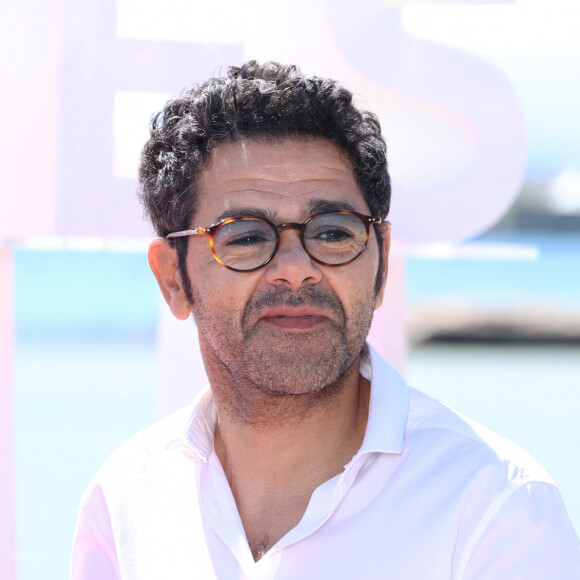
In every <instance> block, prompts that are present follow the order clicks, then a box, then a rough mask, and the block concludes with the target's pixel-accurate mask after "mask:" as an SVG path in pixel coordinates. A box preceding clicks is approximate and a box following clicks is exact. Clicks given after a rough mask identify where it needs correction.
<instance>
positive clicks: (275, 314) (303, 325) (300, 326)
mask: <svg viewBox="0 0 580 580" xmlns="http://www.w3.org/2000/svg"><path fill="white" fill-rule="evenodd" d="M260 320H262V321H264V322H266V323H267V324H270V325H272V326H275V327H278V328H281V329H285V330H308V329H311V328H314V327H315V326H318V325H319V324H323V323H324V322H327V321H328V316H326V314H325V313H324V312H323V311H321V310H319V309H318V308H312V307H301V308H292V307H288V306H286V307H279V308H273V309H270V310H267V311H266V312H264V313H262V316H261V317H260Z"/></svg>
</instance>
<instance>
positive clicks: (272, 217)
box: [214, 198, 357, 224]
mask: <svg viewBox="0 0 580 580" xmlns="http://www.w3.org/2000/svg"><path fill="white" fill-rule="evenodd" d="M342 209H347V210H350V211H357V210H356V209H355V208H354V207H353V206H352V205H351V204H350V203H348V202H346V201H335V200H330V199H322V198H321V199H312V200H310V201H309V202H308V205H307V206H306V209H305V215H304V218H303V219H307V218H308V217H310V216H311V215H313V214H315V213H321V212H327V211H340V210H342ZM242 216H248V217H254V218H260V219H265V220H268V221H270V222H272V223H274V224H276V223H283V222H284V221H285V220H280V219H278V216H277V214H275V213H273V212H272V211H269V210H267V209H263V208H258V207H249V206H240V207H231V208H229V209H227V210H225V211H224V212H222V213H221V214H220V215H219V216H218V217H217V219H216V220H215V222H214V223H219V222H221V221H222V220H225V219H228V218H233V217H242ZM286 221H287V220H286Z"/></svg>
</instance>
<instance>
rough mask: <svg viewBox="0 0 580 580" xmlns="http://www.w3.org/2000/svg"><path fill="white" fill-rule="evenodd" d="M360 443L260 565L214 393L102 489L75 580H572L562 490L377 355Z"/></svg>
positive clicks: (87, 502)
mask: <svg viewBox="0 0 580 580" xmlns="http://www.w3.org/2000/svg"><path fill="white" fill-rule="evenodd" d="M370 359H371V360H370V361H369V360H365V361H363V363H362V364H361V374H362V375H363V376H365V377H366V378H368V379H369V380H370V381H371V396H370V410H369V418H368V425H367V430H366V435H365V438H364V442H363V444H362V447H361V448H360V450H359V451H358V453H357V454H356V455H355V456H354V457H353V458H352V460H351V461H350V462H349V463H348V465H346V466H345V469H344V471H343V472H342V473H341V474H339V475H337V476H336V477H334V478H332V479H331V480H329V481H327V482H326V483H324V484H323V485H321V486H320V487H319V488H318V489H316V491H315V492H314V494H313V495H312V498H311V500H310V503H309V505H308V508H307V509H306V512H305V514H304V516H303V518H302V520H301V521H300V523H299V524H298V525H297V526H296V527H295V528H294V529H292V530H290V531H289V532H288V533H287V534H286V535H285V536H284V537H283V538H282V539H281V540H280V541H279V542H278V543H277V544H276V545H274V546H273V547H272V548H271V549H270V550H269V552H268V553H267V554H266V555H265V556H263V558H262V559H261V560H259V561H258V562H257V563H255V562H254V560H253V558H252V554H251V552H250V549H249V546H248V543H247V540H246V537H245V534H244V529H243V526H242V522H241V520H240V517H239V514H238V512H237V509H236V504H235V501H234V499H233V496H232V493H231V491H230V488H229V485H228V483H227V480H226V477H225V474H224V472H223V469H222V467H221V464H220V462H219V460H218V458H217V456H216V454H215V451H214V449H213V433H214V429H215V424H216V413H215V407H214V404H213V398H212V395H211V391H209V390H206V391H205V392H204V393H203V394H202V395H201V396H200V398H199V399H198V401H197V402H196V403H195V404H194V405H193V407H189V408H188V409H185V410H183V411H181V412H179V413H177V414H174V415H172V416H170V417H168V418H166V419H164V420H163V421H160V422H159V423H157V424H155V425H154V426H153V427H150V428H149V429H147V430H145V431H143V432H142V433H140V434H138V435H136V436H135V437H133V438H132V439H130V440H129V441H128V442H127V443H125V444H124V445H123V446H122V447H121V448H120V449H119V450H117V452H115V453H114V454H113V456H112V457H111V458H110V459H109V460H108V461H107V462H106V463H105V465H104V466H103V467H102V468H101V470H100V471H99V472H98V473H97V475H96V476H95V478H94V479H93V481H92V482H91V484H90V486H89V488H88V490H87V492H86V494H85V496H84V498H83V501H82V504H81V507H80V511H79V517H78V522H77V529H76V533H75V541H74V549H73V558H72V575H71V578H72V579H73V580H81V579H82V580H109V579H119V578H122V579H123V580H165V579H171V580H181V579H184V580H185V579H189V580H192V579H212V578H219V579H223V580H230V579H238V578H244V579H264V580H266V579H276V580H290V579H292V580H297V579H316V580H324V579H333V580H334V579H337V578H348V579H357V580H361V579H387V580H476V579H477V580H518V579H522V580H524V579H525V580H536V579H537V580H540V579H541V580H576V579H580V547H579V543H578V538H577V537H576V535H575V532H574V530H573V528H572V525H571V523H570V521H569V519H568V517H567V515H566V510H565V508H564V505H563V503H562V500H561V497H560V494H559V492H558V490H557V488H556V486H555V485H554V483H553V482H552V481H551V480H550V478H549V476H548V475H547V474H546V473H545V471H544V470H543V469H542V468H541V467H540V466H539V465H538V464H537V463H536V462H535V461H534V460H533V459H531V458H530V457H529V456H528V455H527V454H525V453H524V452H523V451H522V450H521V449H519V448H518V447H516V446H515V445H513V444H512V443H510V442H508V441H506V440H505V439H503V438H501V437H499V436H497V435H495V434H493V433H491V432H490V431H488V430H486V429H484V428H482V427H480V426H479V425H477V424H475V423H473V422H471V421H469V420H467V419H465V418H463V417H461V416H459V415H458V414H457V413H455V412H453V411H452V410H450V409H449V408H447V407H445V406H444V405H442V404H441V403H439V402H437V401H435V400H433V399H431V398H429V397H427V396H426V395H424V394H422V393H420V392H419V391H417V390H415V389H413V388H411V387H409V386H407V385H406V384H405V382H404V380H403V379H402V378H401V376H400V375H398V374H397V372H396V371H395V370H394V369H393V368H392V367H390V366H389V365H388V364H387V363H386V362H385V361H383V360H382V359H381V358H380V356H379V355H378V354H377V353H376V352H375V351H373V350H372V349H370Z"/></svg>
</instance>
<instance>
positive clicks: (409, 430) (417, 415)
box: [405, 387, 554, 487]
mask: <svg viewBox="0 0 580 580" xmlns="http://www.w3.org/2000/svg"><path fill="white" fill-rule="evenodd" d="M408 388H409V394H410V402H409V415H408V417H407V424H406V432H405V438H406V440H407V441H408V442H409V444H412V445H416V446H419V447H422V448H423V449H424V452H425V453H431V454H435V455H436V454H437V453H442V454H446V453H447V454H450V456H449V457H448V461H449V462H450V464H451V465H453V464H454V463H455V462H456V461H459V460H460V461H461V462H463V463H465V464H466V466H469V465H471V466H472V467H473V469H484V470H485V471H490V470H491V468H492V467H493V468H495V471H496V472H497V475H498V476H499V477H500V478H501V480H503V482H504V484H505V485H508V484H509V485H512V486H515V487H517V486H520V485H524V484H527V483H531V482H542V483H546V484H549V485H553V484H554V482H553V481H552V479H551V477H550V475H549V474H548V473H547V472H546V470H545V469H544V468H543V467H542V466H541V465H540V464H539V463H538V462H537V461H536V460H535V459H534V458H533V457H532V456H531V455H529V454H528V453H527V452H526V451H524V450H523V449H522V448H521V447H519V446H518V445H516V444H515V443H513V442H511V441H509V440H508V439H506V438H505V437H502V436H501V435H498V434H497V433H495V432H493V431H491V430H490V429H487V428H486V427H483V426H482V425H480V424H479V423H477V422H476V421H473V420H471V419H469V418H467V417H465V416H463V415H461V414H460V413H458V412H457V411H455V410H453V409H452V408H450V407H448V406H447V405H445V404H443V403H441V402H439V401H437V400H436V399H433V398H432V397H430V396H428V395H426V394H424V393H422V392H420V391H418V390H417V389H414V388H413V387H408ZM499 483H500V482H499V481H498V484H499Z"/></svg>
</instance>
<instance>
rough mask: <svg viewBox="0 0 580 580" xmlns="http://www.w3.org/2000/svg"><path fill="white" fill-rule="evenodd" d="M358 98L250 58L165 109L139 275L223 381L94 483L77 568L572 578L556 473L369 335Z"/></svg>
mask: <svg viewBox="0 0 580 580" xmlns="http://www.w3.org/2000/svg"><path fill="white" fill-rule="evenodd" d="M351 99H352V97H351V94H350V93H349V92H348V91H346V90H345V89H344V88H341V87H340V86H339V85H338V84H337V83H335V82H334V81H331V80H328V79H318V78H307V77H305V76H304V75H302V73H301V72H300V71H299V70H298V69H296V68H295V67H292V66H280V65H278V64H276V63H268V64H265V65H262V66H260V65H259V64H257V63H256V62H248V63H246V64H245V65H243V66H242V67H240V68H230V69H229V72H228V77H227V78H219V79H210V80H209V81H207V82H206V83H205V84H202V85H201V86H198V87H195V88H193V89H191V90H190V91H189V92H187V93H185V94H184V95H183V96H182V97H181V98H179V99H176V100H174V101H171V102H170V103H168V104H167V105H166V107H165V108H164V110H163V111H162V112H161V113H160V114H159V115H158V116H157V117H156V118H155V119H154V121H153V123H152V129H151V138H150V140H149V142H148V143H147V145H146V146H145V149H144V152H143V156H142V162H141V169H140V182H141V192H142V193H141V195H142V200H143V202H144V205H145V207H146V210H147V213H148V215H149V216H150V218H151V220H152V222H153V224H154V226H155V228H156V230H157V233H158V235H159V236H160V237H159V238H158V239H157V240H155V241H154V242H153V243H152V244H151V247H150V251H149V263H150V265H151V269H152V270H153V273H154V274H155V276H156V278H157V281H158V283H159V286H160V288H161V291H162V292H163V295H164V297H165V300H166V301H167V303H168V305H169V306H170V308H171V311H172V312H173V314H174V315H175V316H176V317H177V318H180V319H184V320H185V319H187V318H188V317H189V316H190V315H193V317H194V319H195V322H196V325H197V328H198V331H199V342H200V347H201V352H202V355H203V361H204V365H205V368H206V372H207V376H208V377H209V382H210V386H209V389H208V390H206V391H204V392H203V394H202V395H201V396H200V397H199V398H198V400H197V401H196V402H195V403H194V404H193V405H192V406H191V407H190V408H188V409H185V410H184V411H182V412H179V413H177V414H175V415H173V416H171V417H169V418H167V419H165V420H163V421H161V422H160V423H158V424H157V425H155V426H153V427H152V428H150V429H148V430H146V431H145V432H143V433H141V434H139V435H137V436H136V437H134V438H133V439H131V440H130V441H129V442H127V443H126V444H125V445H124V446H122V447H121V448H120V449H119V450H118V451H117V452H116V453H115V454H114V455H113V456H112V457H111V458H110V459H109V461H108V462H107V463H106V464H105V466H104V467H103V468H102V469H101V470H100V472H99V473H98V474H97V476H96V477H95V479H94V480H93V482H92V483H91V485H90V486H89V489H88V491H87V493H86V495H85V498H84V499H83V503H82V505H81V509H80V513H79V520H78V525H77V531H76V536H75V545H74V552H73V564H72V577H73V578H75V579H81V578H82V579H87V578H94V579H97V578H98V579H109V578H123V579H139V580H144V579H156V580H158V579H161V578H171V579H181V578H222V579H230V578H264V579H265V578H276V579H296V578H309V579H310V578H312V579H326V578H329V579H330V578H349V579H350V578H357V579H358V578H362V579H368V578H373V579H374V578H389V579H398V580H403V579H407V580H408V579H421V580H424V579H436V580H438V579H446V580H449V579H452V580H460V579H461V580H464V579H465V580H466V579H489V580H491V579H493V580H508V579H509V580H513V579H516V578H522V579H545V580H547V579H550V580H554V579H561V580H564V579H566V580H569V579H571V578H580V556H579V548H578V540H577V538H576V536H575V533H574V531H573V529H572V526H571V524H570V522H569V520H568V518H567V516H566V512H565V509H564V506H563V505H562V501H561V499H560V496H559V493H558V491H557V488H556V487H555V486H554V484H553V483H552V482H551V481H550V479H549V477H548V476H547V475H546V474H545V472H544V471H543V470H542V469H541V468H540V467H539V466H538V465H537V464H535V463H534V461H533V460H532V459H530V458H529V457H527V456H526V455H525V454H524V453H523V452H522V451H520V450H519V449H517V448H516V447H515V446H513V445H512V444H510V443H508V442H506V441H504V440H503V439H501V438H499V437H497V436H495V435H493V434H492V433H489V432H488V431H486V430H485V429H483V428H481V427H479V426H477V425H475V424H473V423H471V422H469V421H468V420H466V419H463V418H461V417H459V416H458V415H456V414H455V413H453V412H452V411H451V410H449V409H447V408H446V407H444V406H443V405H441V404H440V403H438V402H436V401H434V400H432V399H430V398H428V397H427V396H425V395H423V394H421V393H419V392H418V391H416V390H414V389H412V388H410V387H408V386H407V385H406V384H405V382H404V380H403V379H402V378H401V377H400V376H399V375H398V374H397V373H396V372H395V371H394V370H393V369H392V368H391V367H390V366H389V365H388V364H387V363H386V362H384V361H383V360H381V358H380V357H379V356H378V355H377V353H376V352H374V351H373V350H372V348H370V347H369V346H368V345H366V344H365V339H366V336H367V333H368V330H369V327H370V324H371V319H372V315H373V311H374V310H375V308H377V307H378V306H379V305H380V304H381V302H382V300H383V294H384V289H385V281H386V277H387V263H388V252H389V233H390V232H389V225H388V223H387V222H386V221H385V218H386V215H387V213H388V209H389V198H390V182H389V177H388V173H387V164H386V155H385V144H384V141H383V138H382V136H381V133H380V127H379V123H378V121H377V119H376V117H375V116H374V115H372V114H371V113H368V112H364V111H359V110H358V109H356V108H355V107H354V105H353V103H352V100H351ZM183 380H184V381H191V383H192V385H193V384H195V382H196V381H197V380H198V379H197V377H195V376H186V377H183Z"/></svg>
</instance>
